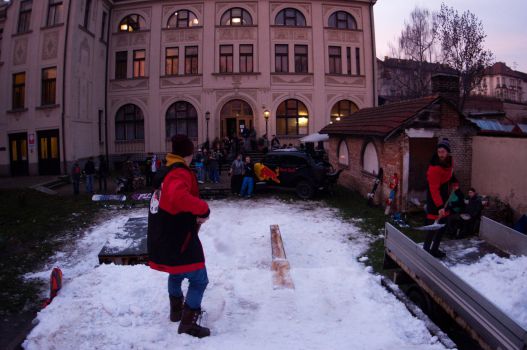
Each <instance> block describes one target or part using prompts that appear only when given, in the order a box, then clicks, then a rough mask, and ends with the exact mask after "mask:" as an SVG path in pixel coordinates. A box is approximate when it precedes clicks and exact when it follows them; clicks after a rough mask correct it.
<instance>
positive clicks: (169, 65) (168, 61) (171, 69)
mask: <svg viewBox="0 0 527 350" xmlns="http://www.w3.org/2000/svg"><path fill="white" fill-rule="evenodd" d="M169 50H175V52H176V54H175V55H173V54H170V55H169V52H168V51H169ZM178 74H179V47H178V46H175V47H166V48H165V75H167V76H170V75H178Z"/></svg>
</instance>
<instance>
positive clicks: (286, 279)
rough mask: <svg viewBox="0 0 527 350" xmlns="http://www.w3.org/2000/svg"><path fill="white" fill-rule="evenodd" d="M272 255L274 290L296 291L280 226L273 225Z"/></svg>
mask: <svg viewBox="0 0 527 350" xmlns="http://www.w3.org/2000/svg"><path fill="white" fill-rule="evenodd" d="M271 251H272V252H271V253H272V258H273V262H272V264H271V270H272V271H273V288H275V289H276V288H289V289H294V288H295V285H294V284H293V279H292V278H291V274H290V265H289V261H287V258H286V255H285V249H284V242H283V241H282V234H281V233H280V228H279V227H278V225H271Z"/></svg>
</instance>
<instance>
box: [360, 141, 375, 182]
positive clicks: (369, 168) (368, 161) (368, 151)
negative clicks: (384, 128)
mask: <svg viewBox="0 0 527 350" xmlns="http://www.w3.org/2000/svg"><path fill="white" fill-rule="evenodd" d="M362 169H363V170H364V171H365V172H367V173H370V174H375V175H377V174H378V173H379V158H378V157H377V150H376V149H375V145H374V144H373V142H368V144H367V145H366V147H364V152H363V153H362Z"/></svg>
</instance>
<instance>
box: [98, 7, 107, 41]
mask: <svg viewBox="0 0 527 350" xmlns="http://www.w3.org/2000/svg"><path fill="white" fill-rule="evenodd" d="M107 21H108V13H107V12H106V11H103V12H102V19H101V37H100V40H101V41H104V42H106V26H107V23H106V22H107Z"/></svg>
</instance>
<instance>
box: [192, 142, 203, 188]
mask: <svg viewBox="0 0 527 350" xmlns="http://www.w3.org/2000/svg"><path fill="white" fill-rule="evenodd" d="M194 164H195V165H196V173H197V177H198V183H200V184H202V183H204V182H205V173H204V172H205V169H204V167H205V165H204V164H203V152H202V151H201V148H200V149H198V153H197V154H196V156H195V157H194Z"/></svg>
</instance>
